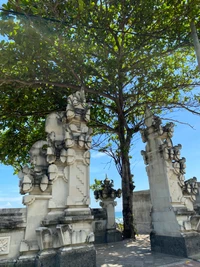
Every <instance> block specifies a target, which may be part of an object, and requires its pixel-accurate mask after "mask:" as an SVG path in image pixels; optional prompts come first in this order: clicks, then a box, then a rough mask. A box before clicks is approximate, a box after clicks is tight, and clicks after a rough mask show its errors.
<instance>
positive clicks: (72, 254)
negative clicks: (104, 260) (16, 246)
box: [0, 245, 96, 267]
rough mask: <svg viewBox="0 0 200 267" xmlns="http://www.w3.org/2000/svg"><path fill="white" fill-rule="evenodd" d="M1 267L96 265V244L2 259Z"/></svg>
mask: <svg viewBox="0 0 200 267" xmlns="http://www.w3.org/2000/svg"><path fill="white" fill-rule="evenodd" d="M0 267H96V250H95V248H94V246H92V245H91V246H85V247H71V248H67V247H65V248H60V249H59V250H57V251H46V252H42V253H39V254H38V255H37V256H36V257H34V258H29V259H19V260H7V261H5V260H4V261H0Z"/></svg>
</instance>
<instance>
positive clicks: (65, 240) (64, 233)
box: [57, 224, 94, 246]
mask: <svg viewBox="0 0 200 267" xmlns="http://www.w3.org/2000/svg"><path fill="white" fill-rule="evenodd" d="M57 230H58V236H59V239H60V243H61V244H62V246H66V245H72V244H80V243H91V242H94V234H93V232H89V231H88V230H83V229H81V230H80V229H79V230H76V229H73V225H72V224H68V225H58V226H57Z"/></svg>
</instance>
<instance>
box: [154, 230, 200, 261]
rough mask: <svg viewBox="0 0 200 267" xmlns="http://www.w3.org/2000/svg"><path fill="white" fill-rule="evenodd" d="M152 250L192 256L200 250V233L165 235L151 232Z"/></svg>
mask: <svg viewBox="0 0 200 267" xmlns="http://www.w3.org/2000/svg"><path fill="white" fill-rule="evenodd" d="M150 241H151V250H152V251H155V252H159V253H166V254H171V255H176V256H180V257H190V256H192V255H195V254H198V253H199V251H200V233H196V232H193V233H192V232H191V233H188V234H186V235H184V236H179V237H177V236H164V235H157V234H153V233H151V235H150Z"/></svg>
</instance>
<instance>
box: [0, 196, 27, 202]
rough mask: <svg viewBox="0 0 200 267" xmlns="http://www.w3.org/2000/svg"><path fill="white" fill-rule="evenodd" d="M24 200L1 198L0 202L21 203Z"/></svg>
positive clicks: (20, 198) (19, 198)
mask: <svg viewBox="0 0 200 267" xmlns="http://www.w3.org/2000/svg"><path fill="white" fill-rule="evenodd" d="M21 200H22V197H21V196H19V197H0V202H19V201H21Z"/></svg>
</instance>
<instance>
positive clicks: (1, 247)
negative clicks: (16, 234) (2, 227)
mask: <svg viewBox="0 0 200 267" xmlns="http://www.w3.org/2000/svg"><path fill="white" fill-rule="evenodd" d="M9 249H10V236H7V237H0V255H5V254H8V253H9Z"/></svg>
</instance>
